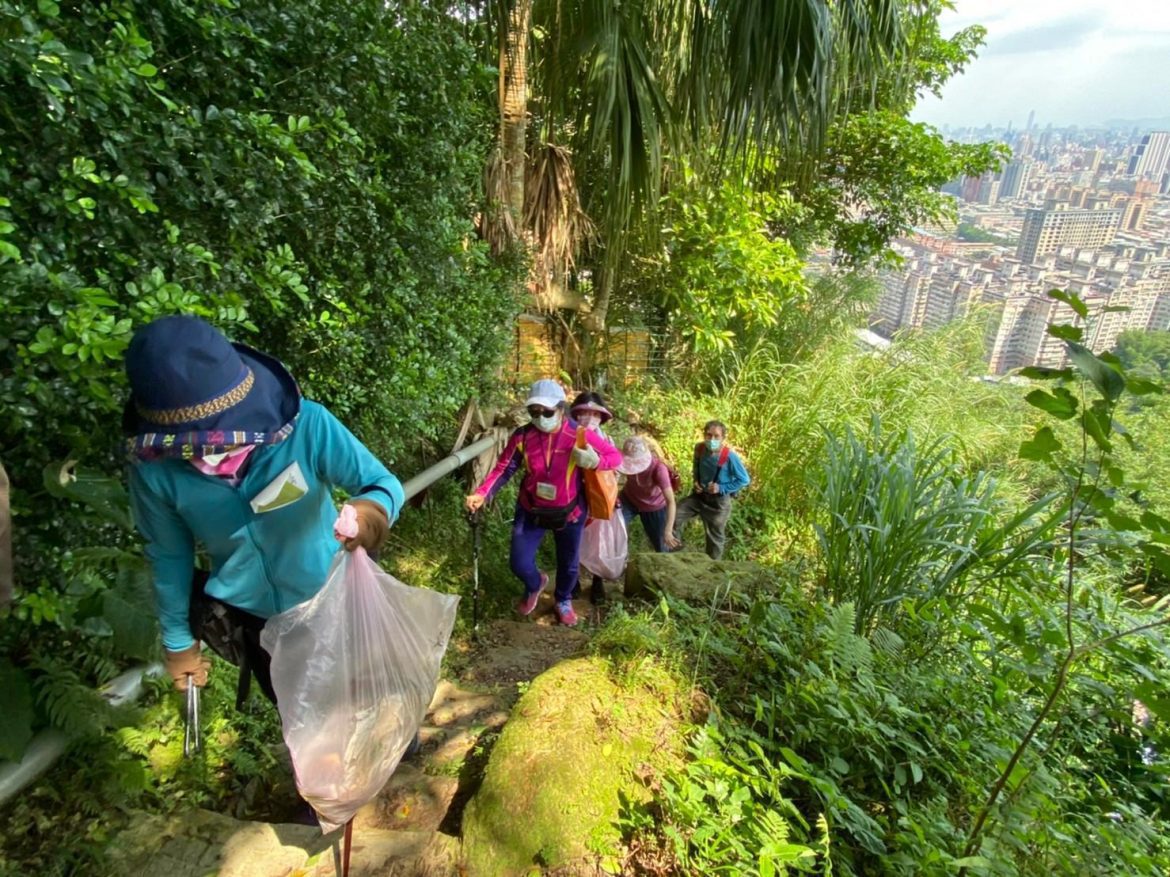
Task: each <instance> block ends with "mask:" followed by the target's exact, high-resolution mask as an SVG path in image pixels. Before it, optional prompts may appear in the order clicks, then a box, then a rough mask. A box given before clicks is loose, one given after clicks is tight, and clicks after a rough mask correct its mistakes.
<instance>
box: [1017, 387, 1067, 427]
mask: <svg viewBox="0 0 1170 877" xmlns="http://www.w3.org/2000/svg"><path fill="white" fill-rule="evenodd" d="M1024 401H1026V402H1027V403H1028V404H1029V405H1031V406H1033V407H1034V408H1039V409H1040V410H1041V411H1047V412H1048V413H1049V414H1051V415H1052V416H1053V417H1056V418H1058V419H1060V420H1071V419H1072V418H1073V417H1075V416H1076V413H1077V400H1076V398H1075V397H1074V396H1073V394H1072V393H1070V392H1069V391H1068V390H1066V389H1065V388H1064V387H1057V388H1056V389H1055V390H1053V391H1052V392H1051V393H1049V392H1047V391H1045V390H1033V391H1032V392H1031V393H1029V394H1028V395H1027V396H1025V397H1024Z"/></svg>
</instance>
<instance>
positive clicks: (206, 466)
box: [123, 316, 403, 701]
mask: <svg viewBox="0 0 1170 877" xmlns="http://www.w3.org/2000/svg"><path fill="white" fill-rule="evenodd" d="M126 372H127V375H128V376H129V378H130V386H131V392H132V396H131V400H130V402H129V404H128V405H127V407H126V411H125V414H124V417H123V427H124V432H125V434H126V436H127V445H128V449H129V451H130V452H131V455H132V458H133V464H132V466H131V469H130V502H131V511H132V513H133V516H134V522H135V525H136V526H137V528H138V530H139V532H140V533H141V534H142V536H143V538H144V539H145V540H146V556H147V558H148V559H149V560H150V563H151V565H152V569H153V575H154V590H155V595H156V599H157V603H158V613H159V621H160V623H161V625H162V634H163V648H164V655H165V664H166V668H167V671H168V672H169V673H170V675H171V676H172V677H173V678H174V681H175V685H176V686H177V687H178V688H179V689H180V690H185V689H186V687H187V685H188V682H189V681H193V682H194V684H195V685H197V686H201V685H204V684H206V681H207V669H208V662H207V661H206V659H205V658H203V656H202V654H201V650H200V644H199V642H197V641H196V639H195V635H194V633H193V631H192V618H191V613H192V611H193V607H194V606H195V605H197V604H199V603H200V599H201V598H200V594H199V593H198V592H196V594H195V595H194V596H195V597H196V601H195V603H193V601H192V596H193V593H192V591H193V587H196V586H195V585H194V584H193V571H194V568H195V552H196V546H197V545H199V546H202V547H203V548H204V550H205V551H206V553H207V556H208V558H209V559H210V566H211V569H210V573H209V575H208V576H207V578H206V581H205V583H204V584H203V587H202V595H203V596H202V599H206V600H210V601H211V602H212V603H218V604H222V605H223V606H226V607H229V610H230V615H231V617H232V619H233V623H234V624H235V625H236V626H237V627H239V628H241V629H242V636H243V649H244V657H245V659H246V661H247V663H248V668H249V669H250V670H251V672H252V673H253V674H255V676H256V679H257V682H258V683H259V684H260V686H261V688H262V689H263V690H264V693H265V694H266V695H268V696H269V698H270V699H272V700H273V701H275V696H274V694H273V692H272V687H271V681H270V678H269V674H268V663H269V658H268V654H267V652H265V651H264V650H263V648H262V647H261V646H260V644H259V632H260V629H261V628H262V627H263V625H264V620H265V619H267V618H268V617H269V616H271V615H275V614H276V613H279V612H283V611H284V610H286V609H289V608H291V607H292V606H294V605H296V604H297V603H300V602H302V601H304V600H307V599H309V598H310V597H312V596H313V595H314V594H316V593H317V591H318V590H320V588H321V587H322V586H323V585H324V584H325V577H326V574H327V572H328V570H329V565H330V562H331V560H332V558H333V555H334V552H335V551H336V550H337V547H338V546H337V541H336V539H335V537H334V534H333V524H334V522H335V521H336V519H337V509H336V507H335V506H334V504H333V499H332V495H331V492H332V490H333V488H335V487H339V488H341V489H342V490H344V491H346V492H347V493H348V494H349V495H350V496H351V497H354V499H351V500H350V504H351V505H353V506H354V508H355V509H356V511H357V517H358V525H359V532H358V535H357V536H356V537H354V538H352V539H349V540H346V542H345V547H346V548H348V549H350V550H353V549H354V548H356V547H357V546H358V545H361V546H363V547H364V548H366V549H367V550H370V551H374V550H376V549H377V548H378V547H379V546H380V545H381V543H382V542H383V541H384V540H385V538H386V535H387V531H388V529H389V527H390V524H391V523H392V522H393V521H394V520H395V519H396V518H397V516H398V513H399V511H400V510H401V508H402V504H403V492H402V485H401V484H400V483H399V481H398V479H397V478H396V477H394V476H393V475H391V474H390V472H389V471H387V469H386V467H385V466H383V465H382V463H380V462H379V461H378V460H377V459H376V458H375V457H374V455H373V454H371V453H370V452H369V450H367V449H366V447H365V446H364V445H362V443H361V442H359V441H358V440H357V439H356V438H355V437H354V436H353V434H352V433H351V432H350V431H349V430H348V429H346V428H345V427H344V426H343V425H342V424H341V423H340V421H338V420H337V418H335V417H334V416H333V415H332V414H330V413H329V411H328V410H327V409H326V408H325V407H323V406H321V405H319V404H317V403H315V402H310V401H308V400H302V399H301V395H300V392H299V391H298V389H297V385H296V382H295V381H294V380H293V378H292V376H291V375H290V374H289V373H288V372H287V371H286V370H285V368H284V367H283V366H282V365H281V364H280V363H279V362H278V361H277V360H275V359H273V358H271V357H269V356H266V355H264V354H262V353H260V352H258V351H256V350H252V349H251V348H249V347H247V346H245V345H243V344H231V343H229V342H228V340H227V339H226V338H224V336H223V335H222V334H220V333H219V331H217V330H216V329H214V328H212V327H211V326H210V325H208V324H207V323H205V322H204V321H202V320H199V319H197V318H194V317H186V316H177V317H164V318H162V319H160V320H156V321H155V322H153V323H151V324H149V325H148V326H145V327H144V328H142V329H140V330H139V331H138V332H137V333H136V334H135V336H134V338H133V340H132V341H131V342H130V347H129V349H128V351H127V354H126ZM196 590H197V587H196Z"/></svg>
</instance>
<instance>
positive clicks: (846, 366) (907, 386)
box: [632, 321, 1032, 554]
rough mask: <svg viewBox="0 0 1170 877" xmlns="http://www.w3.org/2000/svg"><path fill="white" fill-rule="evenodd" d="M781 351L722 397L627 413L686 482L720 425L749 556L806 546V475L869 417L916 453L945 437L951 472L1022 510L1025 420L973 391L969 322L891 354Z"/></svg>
mask: <svg viewBox="0 0 1170 877" xmlns="http://www.w3.org/2000/svg"><path fill="white" fill-rule="evenodd" d="M789 347H790V345H787V344H785V345H779V346H778V345H775V344H770V343H761V344H759V345H756V346H755V347H754V348H752V349H751V350H750V351H749V352H747V353H745V355H744V357H743V360H742V362H741V364H740V366H739V369H738V373H737V376H736V379H735V381H734V383H733V384H732V385H731V386H730V389H729V391H728V392H727V393H725V394H723V395H721V396H694V395H691V394H687V393H684V392H679V391H664V392H655V391H651V392H650V393H649V394H647V395H646V396H643V397H642V398H641V399H635V400H632V402H633V405H632V407H633V408H634V409H635V410H638V411H639V412H640V413H641V414H642V416H643V418H644V419H645V420H646V421H648V422H650V423H652V424H653V426H654V427H655V428H656V429H657V431H658V433H659V435H660V438H661V440H662V444H663V445H664V447H665V448H666V451H667V453H668V454H669V455H670V456H672V457H673V458H674V459H675V461H676V462H677V463H678V464H679V466H680V469H682V471H683V477H684V479H686V477H687V475H688V471H689V467H690V459H691V454H692V452H693V447H694V442H695V441H697V440H698V439H699V438H700V429H701V427H702V424H703V422H704V421H706V420H708V419H710V418H719V419H721V420H724V421H725V422H726V423H727V424H728V425H729V426H730V433H729V438H730V441H731V443H732V445H733V446H734V447H735V448H736V449H737V450H738V451H740V453H741V454H742V455H743V457H744V458H745V460H746V462H747V464H748V469H749V471H750V473H751V476H752V480H753V485H752V487H751V489H750V490H749V492H748V494H747V495H746V497H745V498H746V501H747V504H748V505H749V506H754V507H756V508H757V509H758V510H759V512H760V514H759V515H758V529H761V530H762V529H767V530H768V531H769V532H753V533H752V534H751V535H752V536H753V538H754V539H755V540H756V545H755V549H754V553H760V552H764V553H768V552H772V553H779V554H788V553H790V552H791V550H792V549H793V548H795V547H797V546H796V545H794V541H795V542H797V543H802V547H805V548H809V547H812V546H811V545H810V544H809V541H808V537H809V534H810V532H811V531H810V527H809V525H810V524H811V522H812V519H813V515H812V512H813V510H814V507H815V503H816V499H815V496H814V495H813V493H812V491H811V490H810V483H809V479H808V473H809V472H810V471H814V470H816V469H818V468H819V467H820V466H821V464H822V461H823V459H824V450H825V443H826V440H827V438H828V437H831V436H840V435H843V434H844V432H845V429H846V427H851V428H853V429H854V430H855V431H861V432H864V431H865V430H866V428H867V426H868V424H869V422H870V419H871V417H873V416H874V415H877V416H878V417H880V418H881V421H882V424H883V425H884V426H885V427H886V428H887V429H889V430H891V431H893V432H899V431H902V430H907V429H908V430H911V431H912V432H913V433H914V435H915V436H916V437H917V438H918V439H919V441H921V442H930V441H933V440H934V439H936V438H938V437H940V436H944V435H946V436H952V437H953V439H952V445H953V447H954V450H955V454H956V465H957V466H958V467H959V468H960V470H962V471H964V472H967V473H973V472H976V471H980V470H985V471H988V472H991V473H992V474H994V475H995V476H996V478H997V481H998V483H999V490H1000V492H1001V494H1003V493H1015V494H1017V496H1016V498H1017V499H1020V498H1022V496H1023V494H1024V493H1025V492H1026V487H1025V474H1026V470H1025V469H1024V468H1023V466H1022V464H1021V463H1020V462H1019V461H1018V460H1017V457H1016V452H1017V450H1018V448H1019V443H1020V441H1021V440H1022V439H1023V438H1025V437H1026V426H1027V424H1028V423H1029V419H1030V417H1031V416H1032V415H1031V414H1030V412H1029V410H1028V406H1027V405H1025V404H1024V403H1023V400H1022V395H1023V394H1022V392H1021V391H1020V390H1019V389H1018V388H1015V387H1011V386H1006V385H1003V384H996V383H991V382H987V381H984V380H981V379H980V378H981V377H982V375H983V374H984V371H985V369H984V365H983V361H982V350H983V327H982V325H981V324H979V323H978V322H976V321H972V322H969V323H963V324H952V325H950V326H947V327H945V328H943V329H941V330H939V331H938V332H935V333H931V334H925V335H915V336H910V337H906V338H903V339H900V340H898V341H896V342H894V343H893V344H892V345H891V346H890V348H889V349H888V350H885V351H868V350H863V349H861V348H860V346H859V344H858V342H857V341H856V340H855V339H854V337H853V335H852V333H845V334H844V335H843V337H840V338H839V339H837V340H835V341H833V342H832V343H829V344H827V345H825V346H823V347H822V348H820V349H818V350H816V351H814V352H812V353H811V354H809V357H808V358H807V359H804V360H802V361H800V362H790V361H787V359H786V356H785V354H784V352H783V351H784V350H786V349H788V348H789Z"/></svg>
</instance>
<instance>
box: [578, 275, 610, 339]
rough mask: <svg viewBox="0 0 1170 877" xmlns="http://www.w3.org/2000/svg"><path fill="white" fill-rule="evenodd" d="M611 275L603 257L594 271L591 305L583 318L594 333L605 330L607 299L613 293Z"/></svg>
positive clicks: (607, 314)
mask: <svg viewBox="0 0 1170 877" xmlns="http://www.w3.org/2000/svg"><path fill="white" fill-rule="evenodd" d="M613 277H614V272H613V270H612V269H611V268H610V267H609V266H608V265H607V264H606V263H605V258H604V257H603V259H602V261H601V264H599V265H598V266H597V268H596V269H595V271H594V278H595V286H594V287H593V289H594V293H593V307H592V308H591V309H590V311H589V313H588V314H587V315H586V316H585V320H584V322H585V328H586V329H588V330H589V331H590V332H592V333H594V334H600V333H602V332H604V331H605V323H606V320H607V319H608V317H609V300H610V298H611V297H612V295H613Z"/></svg>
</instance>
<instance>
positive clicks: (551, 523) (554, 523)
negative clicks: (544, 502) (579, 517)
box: [526, 500, 578, 530]
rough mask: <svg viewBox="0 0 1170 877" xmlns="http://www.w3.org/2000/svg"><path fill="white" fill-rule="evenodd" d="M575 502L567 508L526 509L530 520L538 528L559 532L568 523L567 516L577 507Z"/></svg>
mask: <svg viewBox="0 0 1170 877" xmlns="http://www.w3.org/2000/svg"><path fill="white" fill-rule="evenodd" d="M577 505H578V503H577V501H576V500H574V501H573V502H571V503H569V504H568V505H567V506H559V507H553V508H531V509H526V511H527V512H528V514H529V515H531V516H532V519H533V520H534V521H535V522H536V525H537V526H538V527H544V529H546V530H560V529H563V528H564V526H565V525H566V524H567V523H569V515H571V514H572V513H573V509H575V508H576V507H577Z"/></svg>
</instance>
